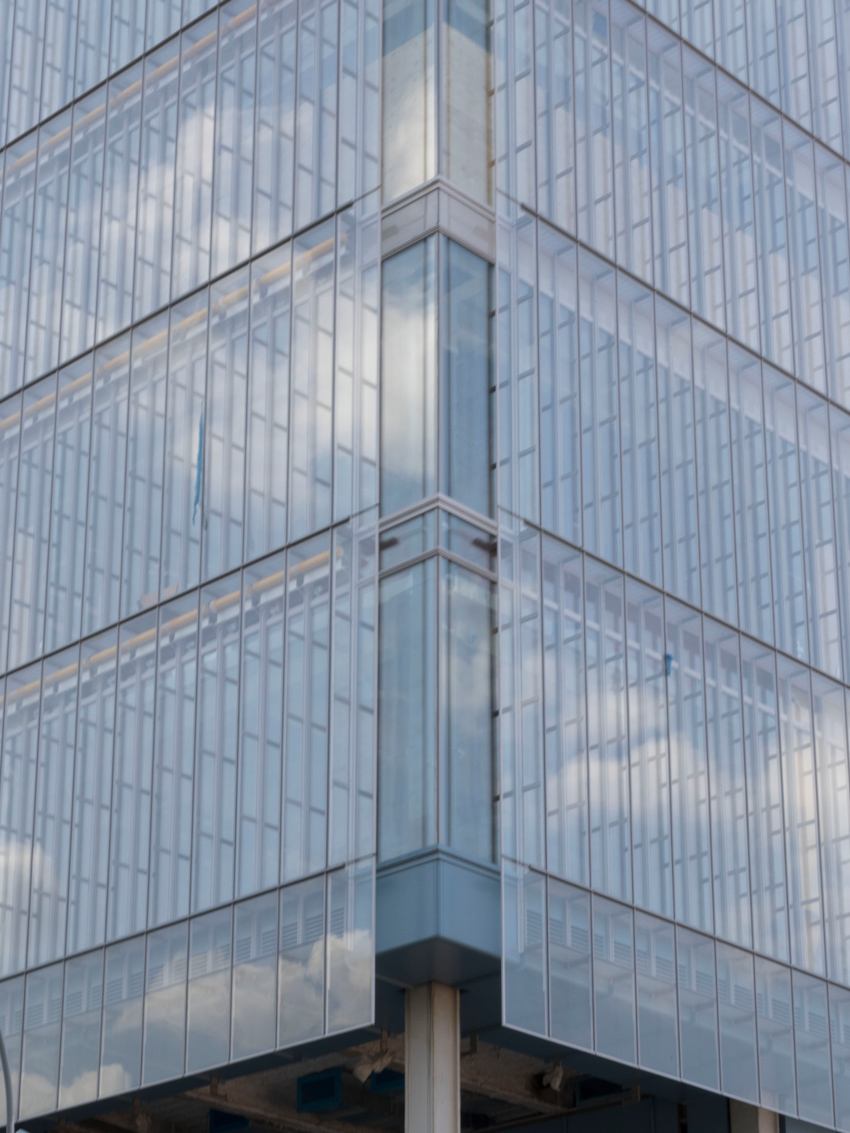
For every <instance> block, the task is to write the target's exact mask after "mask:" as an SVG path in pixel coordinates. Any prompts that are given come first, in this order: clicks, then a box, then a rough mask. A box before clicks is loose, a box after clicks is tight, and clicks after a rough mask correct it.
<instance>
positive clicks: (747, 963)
mask: <svg viewBox="0 0 850 1133" xmlns="http://www.w3.org/2000/svg"><path fill="white" fill-rule="evenodd" d="M717 994H718V1002H719V1014H720V1072H721V1081H722V1086H723V1092H724V1093H725V1094H730V1095H731V1096H732V1097H736V1098H744V1099H745V1100H746V1101H751V1102H756V1103H757V1102H758V1096H759V1094H758V1065H757V1063H756V995H755V984H754V982H753V958H752V956H751V955H750V954H749V953H748V952H740V951H739V950H738V949H737V948H731V947H730V946H729V945H728V944H721V943H719V942H718V944H717Z"/></svg>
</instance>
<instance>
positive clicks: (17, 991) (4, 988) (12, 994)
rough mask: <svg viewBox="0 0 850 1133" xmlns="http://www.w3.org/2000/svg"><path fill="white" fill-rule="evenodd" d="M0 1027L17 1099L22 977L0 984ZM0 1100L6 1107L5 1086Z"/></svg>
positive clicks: (21, 1020) (21, 1030) (21, 1031)
mask: <svg viewBox="0 0 850 1133" xmlns="http://www.w3.org/2000/svg"><path fill="white" fill-rule="evenodd" d="M0 1027H2V1029H3V1039H4V1042H5V1043H6V1054H7V1057H8V1059H9V1073H10V1075H11V1078H12V1092H13V1094H14V1096H15V1098H17V1096H18V1088H19V1086H20V1081H21V1040H22V1038H23V1027H24V977H23V976H18V977H17V978H16V979H13V980H6V981H5V982H4V983H2V984H0ZM0 1098H2V1099H3V1105H4V1106H5V1105H6V1088H5V1084H4V1085H3V1087H2V1089H0Z"/></svg>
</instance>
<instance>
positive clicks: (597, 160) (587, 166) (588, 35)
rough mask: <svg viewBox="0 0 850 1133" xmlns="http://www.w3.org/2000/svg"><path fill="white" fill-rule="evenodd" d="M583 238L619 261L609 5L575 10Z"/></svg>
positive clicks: (602, 1) (594, 2) (591, 3)
mask: <svg viewBox="0 0 850 1133" xmlns="http://www.w3.org/2000/svg"><path fill="white" fill-rule="evenodd" d="M573 13H574V15H573V19H574V28H575V32H574V35H575V39H574V44H573V52H574V59H575V91H576V96H575V107H576V171H577V175H578V176H577V191H576V205H577V210H576V211H577V214H578V215H577V221H578V235H579V237H580V239H582V240H583V241H584V242H585V243H587V244H590V246H591V247H593V248H595V249H596V250H597V251H598V252H601V253H602V255H604V256H607V257H608V258H609V259H613V258H614V169H613V165H614V159H613V138H612V133H613V131H612V99H611V69H610V45H609V42H608V34H609V28H610V20H609V15H608V2H607V0H578V2H577V3H576V4H575V5H574V7H573Z"/></svg>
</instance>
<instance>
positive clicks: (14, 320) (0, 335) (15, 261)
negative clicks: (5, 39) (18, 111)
mask: <svg viewBox="0 0 850 1133" xmlns="http://www.w3.org/2000/svg"><path fill="white" fill-rule="evenodd" d="M24 7H28V5H24ZM36 7H37V6H36V5H32V10H33V11H35V10H36ZM36 152H37V145H36V136H35V134H32V135H31V136H30V137H28V138H22V139H21V140H20V141H19V142H16V143H15V144H14V145H13V146H10V147H9V148H8V149H7V150H6V172H5V174H4V177H3V184H4V187H5V192H4V195H3V220H2V223H1V224H0V373H2V375H3V377H2V386H0V388H2V392H3V393H4V394H6V393H9V392H10V391H11V390H13V389H19V388H20V386H21V385H22V384H23V380H24V358H25V355H24V342H25V336H26V329H27V297H28V295H29V286H30V253H31V251H32V229H33V212H34V208H35V168H36Z"/></svg>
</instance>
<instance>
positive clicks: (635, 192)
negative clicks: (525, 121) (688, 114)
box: [538, 0, 681, 283]
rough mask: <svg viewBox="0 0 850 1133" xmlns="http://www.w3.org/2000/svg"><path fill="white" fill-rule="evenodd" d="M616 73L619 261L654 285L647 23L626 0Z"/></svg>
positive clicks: (617, 16)
mask: <svg viewBox="0 0 850 1133" xmlns="http://www.w3.org/2000/svg"><path fill="white" fill-rule="evenodd" d="M538 66H539V63H538ZM611 73H612V82H613V107H614V111H613V113H614V205H615V210H616V226H617V232H616V235H617V262H618V263H619V264H621V265H622V266H623V267H624V268H626V269H627V270H628V271H631V272H634V274H635V275H638V276H640V278H641V279H643V280H646V282H647V283H652V266H653V261H652V249H653V243H652V203H651V196H650V167H649V103H648V101H647V87H648V83H647V65H646V21H645V19H644V15H643V13H642V12H638V11H636V10H635V9H634V8H632V7H631V6H630V5H628V4H626V3H623V0H612V3H611ZM680 114H681V110H680ZM571 227H573V226H571Z"/></svg>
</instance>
